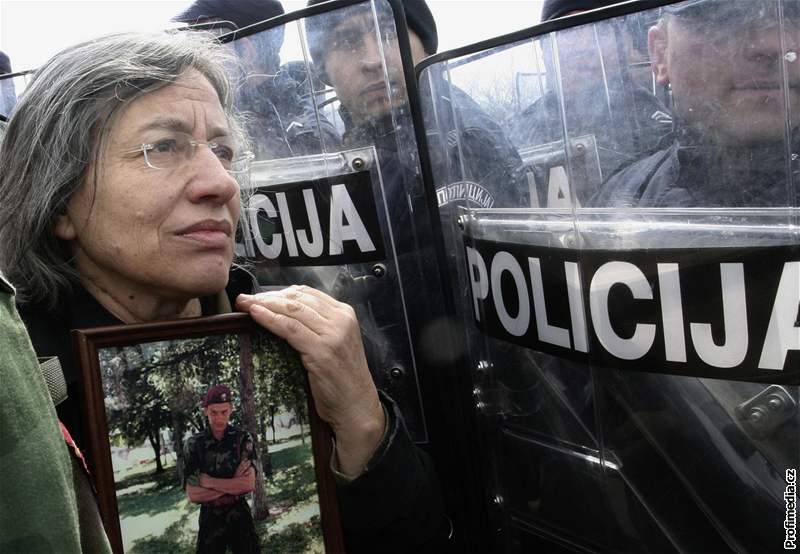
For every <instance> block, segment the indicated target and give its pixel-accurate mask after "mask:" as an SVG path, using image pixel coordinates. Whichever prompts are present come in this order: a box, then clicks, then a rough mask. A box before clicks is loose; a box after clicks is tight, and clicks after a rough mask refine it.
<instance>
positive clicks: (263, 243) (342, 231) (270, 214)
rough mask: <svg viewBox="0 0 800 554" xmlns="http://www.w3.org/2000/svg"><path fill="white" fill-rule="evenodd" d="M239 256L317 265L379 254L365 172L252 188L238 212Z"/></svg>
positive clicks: (380, 246)
mask: <svg viewBox="0 0 800 554" xmlns="http://www.w3.org/2000/svg"><path fill="white" fill-rule="evenodd" d="M243 219H244V221H243V225H242V227H243V229H244V237H242V238H243V240H242V242H243V248H244V252H245V256H246V257H248V258H251V259H253V260H254V261H255V262H256V263H258V262H259V261H260V260H268V261H270V262H275V263H277V264H279V265H282V266H321V265H344V264H349V263H363V262H370V261H376V260H382V259H384V258H385V253H384V247H383V240H382V234H381V229H380V224H379V219H378V212H377V210H376V205H375V198H374V195H373V192H372V181H371V179H370V175H369V173H368V172H366V171H362V172H359V173H352V174H347V175H341V176H338V177H335V178H322V179H313V180H309V181H301V182H295V183H287V184H282V185H276V186H269V187H261V188H258V189H255V190H254V191H253V193H252V194H251V195H250V197H249V199H248V202H247V205H246V207H245V209H244V214H243Z"/></svg>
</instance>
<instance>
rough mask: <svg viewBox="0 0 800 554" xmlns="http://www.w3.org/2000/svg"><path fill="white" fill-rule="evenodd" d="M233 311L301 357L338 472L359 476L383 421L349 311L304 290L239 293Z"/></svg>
mask: <svg viewBox="0 0 800 554" xmlns="http://www.w3.org/2000/svg"><path fill="white" fill-rule="evenodd" d="M236 307H237V309H239V310H241V311H244V312H249V313H250V316H251V317H252V318H253V319H254V320H255V321H256V322H257V323H259V324H260V325H262V326H263V327H264V328H266V329H267V330H269V331H271V332H272V333H275V334H276V335H278V336H279V337H281V338H284V339H286V340H287V341H288V342H289V344H290V345H291V346H292V347H293V348H294V349H295V350H297V351H298V352H299V353H300V358H301V360H302V362H303V365H304V366H305V368H306V370H307V371H308V380H309V384H310V385H311V394H312V395H313V397H314V404H315V406H316V408H317V412H319V415H320V417H321V418H322V419H324V420H325V421H327V422H328V423H329V424H330V426H331V427H332V428H333V432H334V434H335V435H336V453H337V457H338V460H339V469H340V471H341V472H342V473H344V474H345V475H348V476H350V477H356V476H358V475H360V474H361V473H362V472H363V470H364V467H365V465H366V464H367V462H368V461H369V458H370V456H371V455H372V453H373V452H374V451H375V449H376V448H377V446H378V444H379V443H380V441H381V438H382V437H383V432H384V428H385V426H386V419H385V415H384V412H383V407H382V406H381V403H380V400H379V399H378V392H377V390H376V389H375V383H374V382H373V381H372V375H370V372H369V368H368V367H367V358H366V356H365V354H364V345H363V343H362V341H361V329H360V328H359V325H358V319H357V318H356V314H355V312H354V311H353V308H352V307H350V306H349V305H347V304H344V303H342V302H339V301H337V300H334V299H333V298H331V297H330V296H328V295H327V294H325V293H323V292H321V291H318V290H316V289H313V288H311V287H306V286H292V287H289V288H287V289H283V290H280V291H274V292H263V293H259V294H256V295H247V294H242V295H239V297H238V298H237V299H236Z"/></svg>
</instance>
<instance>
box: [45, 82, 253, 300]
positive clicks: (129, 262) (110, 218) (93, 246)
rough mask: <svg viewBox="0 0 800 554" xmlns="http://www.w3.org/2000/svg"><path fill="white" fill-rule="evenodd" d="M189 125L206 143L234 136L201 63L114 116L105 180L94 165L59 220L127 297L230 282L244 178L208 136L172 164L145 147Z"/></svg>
mask: <svg viewBox="0 0 800 554" xmlns="http://www.w3.org/2000/svg"><path fill="white" fill-rule="evenodd" d="M181 132H182V133H186V134H188V135H191V137H193V139H194V140H196V141H202V142H207V141H214V140H220V141H223V140H224V139H225V138H229V137H230V129H229V127H228V121H227V118H226V116H225V113H224V112H223V109H222V106H221V105H220V102H219V99H218V97H217V94H216V92H215V91H214V88H213V87H212V86H211V84H210V83H209V82H208V80H207V79H206V78H205V77H203V76H202V75H201V74H200V73H199V72H197V71H194V70H191V71H189V72H188V73H187V74H186V75H184V76H183V77H182V78H181V79H179V80H178V81H176V82H175V83H174V84H171V85H169V86H166V87H164V88H161V89H159V90H157V91H155V92H152V93H148V94H145V95H144V96H141V97H139V98H137V99H135V100H133V101H132V102H131V103H130V105H129V106H128V107H127V108H125V110H124V111H123V112H122V113H121V114H119V115H118V116H117V117H116V118H115V119H114V120H113V122H112V123H111V129H110V132H109V135H108V142H107V146H106V147H105V148H104V149H103V150H102V151H101V152H100V154H99V163H98V167H97V170H98V171H97V175H98V179H97V184H96V187H95V185H94V183H93V177H92V176H93V174H94V170H95V168H94V167H89V170H88V171H87V177H86V178H85V180H84V183H83V184H82V186H81V187H80V188H79V190H78V192H77V193H76V194H75V195H74V196H73V197H72V199H71V200H70V202H69V204H68V206H67V213H66V214H65V215H60V216H58V218H57V220H56V224H55V231H56V234H57V235H58V236H59V237H60V238H62V239H64V240H66V241H68V242H69V243H70V245H71V247H72V251H73V255H74V262H75V264H76V267H77V269H78V271H79V272H80V273H81V275H82V276H83V277H84V279H87V280H89V281H91V282H92V283H93V284H95V285H96V286H99V287H101V288H103V289H105V290H106V291H107V292H110V293H112V294H114V296H116V297H117V298H118V299H120V300H125V301H130V302H135V301H136V299H137V295H139V296H152V295H156V296H159V297H163V298H169V299H176V300H183V299H191V298H196V297H198V296H202V295H206V294H211V293H215V292H218V291H220V290H222V289H223V288H224V287H225V285H226V283H227V279H228V270H229V268H230V265H231V261H232V259H233V240H234V231H235V229H236V224H237V221H238V218H239V186H238V184H237V182H236V181H235V180H234V179H233V177H232V176H231V175H230V174H229V173H228V172H227V171H226V170H225V168H224V167H223V165H222V163H221V162H220V159H219V158H218V157H217V156H216V155H215V154H214V152H212V150H211V149H210V148H209V147H208V146H206V145H202V144H198V145H197V146H196V147H195V153H194V157H192V158H191V159H187V160H186V161H185V162H184V163H183V164H182V165H180V166H178V167H174V168H172V169H153V168H151V167H148V165H147V164H146V162H145V158H144V155H143V153H142V150H141V148H140V146H141V145H142V144H143V143H150V144H152V143H157V142H159V141H164V140H168V139H169V138H170V137H172V136H176V133H181ZM227 142H229V143H232V139H229V140H228V141H227ZM161 144H165V143H163V142H162V143H161ZM120 295H124V296H120Z"/></svg>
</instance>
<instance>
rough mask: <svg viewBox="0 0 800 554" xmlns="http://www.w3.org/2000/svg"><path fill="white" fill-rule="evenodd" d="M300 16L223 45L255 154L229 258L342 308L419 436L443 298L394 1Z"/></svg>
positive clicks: (424, 431)
mask: <svg viewBox="0 0 800 554" xmlns="http://www.w3.org/2000/svg"><path fill="white" fill-rule="evenodd" d="M305 14H314V15H304V14H300V15H297V14H289V15H287V16H284V17H282V18H279V19H278V20H277V22H266V23H264V24H260V25H258V26H256V27H255V28H250V29H248V30H245V31H244V32H238V33H237V34H236V35H235V36H234V37H233V40H231V41H230V42H229V43H228V44H229V45H230V47H231V48H232V49H233V51H234V52H235V53H236V55H237V56H238V58H239V62H240V63H239V67H238V68H236V71H238V73H236V80H237V82H238V87H237V91H236V100H237V107H238V109H239V110H240V111H241V112H242V113H243V115H244V125H245V127H246V129H247V131H248V134H249V136H250V138H251V142H252V144H251V149H252V151H253V152H254V153H255V160H254V162H253V164H252V172H251V175H250V177H249V185H248V186H247V190H246V191H245V201H244V202H245V204H244V206H243V211H242V218H241V233H240V237H239V243H238V247H237V248H238V253H239V255H240V263H241V266H242V268H243V269H244V270H246V271H247V272H249V273H250V274H251V275H252V276H254V277H255V279H256V281H257V284H258V286H259V287H260V288H261V289H262V290H269V289H273V288H283V287H286V286H289V285H293V284H305V285H310V286H313V287H315V288H318V289H320V290H322V291H325V292H327V293H329V294H330V295H332V296H333V297H335V298H337V299H338V300H340V301H343V302H347V303H349V304H351V305H352V306H353V307H354V308H355V311H356V313H357V315H358V319H359V322H360V324H361V328H362V335H363V339H364V344H365V349H366V352H367V358H368V363H369V366H370V369H371V370H372V372H373V376H374V379H375V382H376V384H377V386H378V388H379V389H382V390H384V391H385V392H386V393H388V394H389V396H391V397H392V398H393V399H394V400H395V401H396V402H397V403H398V405H399V406H400V408H401V411H402V412H403V414H404V417H405V421H406V425H407V427H408V429H409V431H410V433H411V435H412V438H413V439H414V440H415V441H417V442H420V443H425V442H427V441H428V439H429V433H428V428H427V425H426V417H425V412H424V410H423V403H422V399H421V389H420V387H421V384H420V383H421V377H420V375H421V372H423V366H424V365H425V363H426V362H425V359H426V358H427V357H428V355H429V354H430V353H435V351H436V349H437V348H438V346H439V345H437V340H436V339H433V340H432V337H433V336H434V335H431V334H430V332H426V329H428V331H430V327H429V325H430V324H431V322H432V320H433V319H434V317H435V316H434V315H433V314H437V313H438V314H439V315H441V314H442V313H443V310H442V308H441V306H442V295H441V293H440V292H438V289H437V285H436V283H438V282H439V273H438V266H437V262H436V254H435V252H434V248H433V235H432V232H431V229H430V221H431V216H432V214H431V210H430V209H429V208H428V205H427V203H426V199H425V194H424V189H423V186H422V179H421V176H420V169H419V156H418V149H417V143H416V139H415V135H414V125H413V122H412V118H411V109H410V107H409V99H408V94H407V92H406V85H405V83H406V80H405V74H404V69H403V63H402V59H401V54H400V48H399V44H398V29H397V27H396V25H395V16H394V13H393V8H392V5H391V4H390V3H389V2H387V1H379V0H376V1H367V2H359V3H355V2H339V3H337V4H334V5H333V6H329V7H325V8H321V9H320V8H316V9H313V10H306V12H305ZM402 32H406V31H405V29H404V28H403V29H402ZM229 38H231V37H229ZM407 65H408V67H411V66H410V62H407ZM423 285H425V286H423ZM426 340H427V343H426ZM426 344H427V345H426ZM426 352H427V353H426ZM446 355H447V354H446ZM446 355H445V356H446Z"/></svg>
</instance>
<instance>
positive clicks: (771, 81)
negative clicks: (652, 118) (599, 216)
mask: <svg viewBox="0 0 800 554" xmlns="http://www.w3.org/2000/svg"><path fill="white" fill-rule="evenodd" d="M780 5H781V6H782V17H783V21H779V17H778V16H779V11H778V6H779V4H778V2H774V1H763V0H757V1H735V2H734V1H728V0H725V1H720V0H704V1H700V2H697V1H695V2H683V3H680V4H675V5H671V6H667V7H665V8H663V10H664V12H663V16H662V18H661V20H660V21H659V22H658V24H657V25H656V26H654V27H653V28H652V29H650V32H649V36H648V46H649V50H650V57H651V65H652V68H653V73H654V76H655V80H656V82H657V83H658V84H660V85H662V86H665V87H669V89H670V91H671V95H672V100H673V103H674V108H673V109H674V114H675V122H674V128H673V136H674V139H673V140H672V141H671V143H670V144H668V146H667V147H666V148H664V149H661V150H659V151H657V152H655V153H654V154H652V155H649V156H647V157H645V158H643V159H641V160H639V161H637V162H636V163H633V164H631V165H630V166H628V167H626V168H625V169H623V170H621V171H619V172H618V173H617V174H616V175H614V176H612V177H611V179H610V180H609V181H608V182H607V183H606V184H605V185H604V187H603V189H602V190H601V192H600V193H599V194H598V195H597V196H596V197H595V198H594V199H593V204H594V205H597V206H614V207H633V206H636V207H645V206H647V207H678V206H680V207H700V206H702V207H754V206H797V198H798V197H797V194H798V192H800V191H798V190H792V187H791V186H790V185H788V183H791V182H792V180H794V181H795V183H796V182H797V174H798V170H799V169H800V168H799V167H798V160H797V155H796V153H797V152H798V148H800V140H798V139H799V138H800V133H799V132H798V128H799V127H800V115H799V112H798V110H797V106H798V104H799V103H800V67H799V66H800V61H798V56H797V49H798V47H800V14H799V12H800V4H798V3H797V2H783V3H781V4H780ZM787 107H788V109H787ZM787 132H788V142H789V143H790V144H789V145H788V146H789V148H787V144H786V142H787ZM789 150H791V152H792V154H791V156H790V155H789V153H788V151H789ZM789 167H791V170H790V171H791V173H792V174H793V175H794V178H793V179H792V176H791V175H790V173H789V171H788V170H787V168H789Z"/></svg>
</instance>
